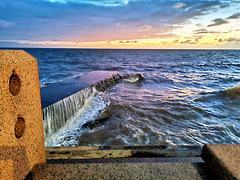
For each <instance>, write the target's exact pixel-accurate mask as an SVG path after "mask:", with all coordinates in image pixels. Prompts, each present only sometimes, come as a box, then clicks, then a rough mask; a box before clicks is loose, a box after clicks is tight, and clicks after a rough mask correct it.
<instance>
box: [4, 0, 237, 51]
mask: <svg viewBox="0 0 240 180" xmlns="http://www.w3.org/2000/svg"><path fill="white" fill-rule="evenodd" d="M0 47H66V48H144V49H146V48H149V49H156V48H159V49H162V48H168V49H169V48H174V49H177V48H183V49H186V48H194V49H197V48H204V49H206V48H211V49H215V48H217V49H226V48H227V49H240V0H196V1H193V0H182V1H180V0H102V1H101V0H86V1H84V0H21V1H19V0H1V1H0Z"/></svg>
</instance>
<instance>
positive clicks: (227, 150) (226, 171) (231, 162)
mask: <svg viewBox="0 0 240 180" xmlns="http://www.w3.org/2000/svg"><path fill="white" fill-rule="evenodd" d="M202 158H203V160H204V161H205V162H206V164H207V165H208V166H209V168H210V169H211V170H212V171H213V172H214V173H215V175H216V176H217V177H218V179H240V144H208V145H205V146H204V147H203V151H202Z"/></svg>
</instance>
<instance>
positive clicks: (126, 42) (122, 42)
mask: <svg viewBox="0 0 240 180" xmlns="http://www.w3.org/2000/svg"><path fill="white" fill-rule="evenodd" d="M119 43H121V44H129V43H137V41H136V40H135V41H119Z"/></svg>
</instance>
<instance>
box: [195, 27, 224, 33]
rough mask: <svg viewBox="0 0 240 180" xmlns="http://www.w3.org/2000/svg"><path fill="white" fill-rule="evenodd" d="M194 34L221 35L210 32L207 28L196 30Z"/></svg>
mask: <svg viewBox="0 0 240 180" xmlns="http://www.w3.org/2000/svg"><path fill="white" fill-rule="evenodd" d="M194 32H195V33H194V34H219V33H221V32H219V31H208V30H207V29H205V28H202V29H198V30H195V31H194Z"/></svg>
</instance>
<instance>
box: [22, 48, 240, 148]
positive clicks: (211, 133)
mask: <svg viewBox="0 0 240 180" xmlns="http://www.w3.org/2000/svg"><path fill="white" fill-rule="evenodd" d="M26 51H27V52H29V53H30V54H32V55H33V56H35V57H36V58H37V59H38V65H39V76H40V84H41V86H44V85H48V84H51V83H54V82H57V81H61V80H64V79H66V78H69V77H72V76H75V75H78V74H83V73H85V72H89V71H93V70H104V71H107V70H111V71H112V70H114V71H119V72H120V73H121V75H122V76H124V77H125V79H124V80H123V81H122V82H121V83H119V84H117V85H116V86H114V87H113V88H111V89H109V90H108V91H107V92H105V93H99V94H97V95H95V96H93V97H92V98H91V99H89V103H86V106H85V107H84V109H82V110H81V112H79V113H78V115H77V116H76V117H74V119H73V120H72V121H71V122H69V123H68V124H67V125H66V127H64V128H63V129H61V131H59V132H58V133H56V134H55V135H54V136H53V137H52V138H50V139H48V140H47V142H46V145H90V146H91V145H153V144H154V145H156V144H157V145H158V144H163V143H164V144H169V145H180V144H181V145H200V146H201V145H203V144H206V143H240V117H239V114H240V86H239V83H240V73H239V72H240V51H239V50H87V49H85V50H84V49H82V50H80V49H26ZM137 73H139V76H136V74H137ZM131 75H132V76H131ZM103 110H104V111H105V113H103V115H101V116H102V117H103V118H104V119H105V121H104V122H102V123H100V124H98V125H97V126H96V127H94V128H92V129H91V128H81V125H82V124H81V123H82V121H81V119H84V118H85V119H91V120H94V118H96V117H97V115H96V113H98V112H102V111H103Z"/></svg>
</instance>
